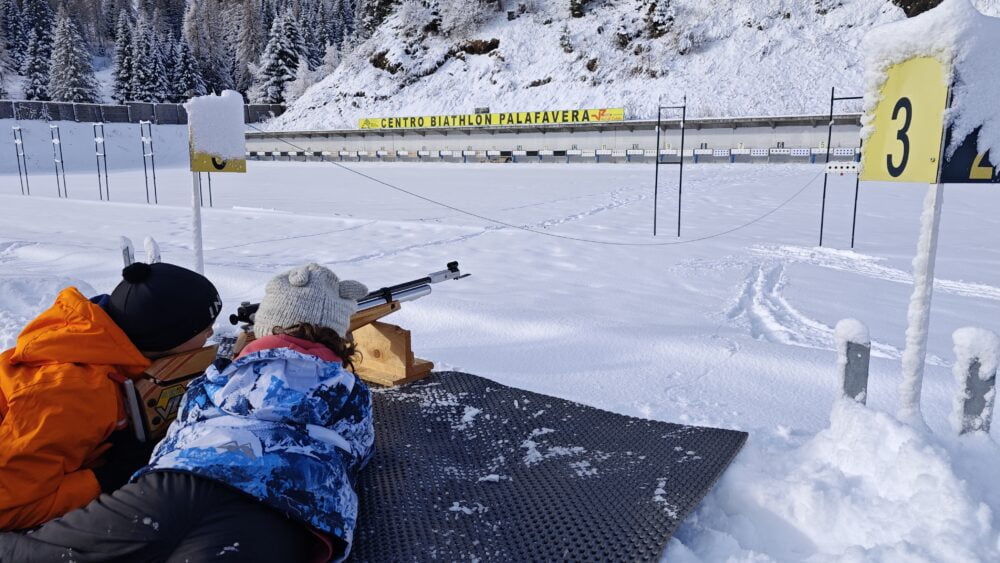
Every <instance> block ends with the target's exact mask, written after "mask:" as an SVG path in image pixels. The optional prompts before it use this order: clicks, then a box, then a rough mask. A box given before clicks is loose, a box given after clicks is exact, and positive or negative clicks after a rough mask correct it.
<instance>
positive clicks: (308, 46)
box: [300, 3, 326, 70]
mask: <svg viewBox="0 0 1000 563" xmlns="http://www.w3.org/2000/svg"><path fill="white" fill-rule="evenodd" d="M318 5H319V3H317V6H318ZM302 21H303V24H302V26H301V27H300V30H301V31H302V42H303V46H304V48H305V60H306V62H307V63H308V66H309V70H316V69H317V68H319V65H321V64H323V55H324V54H325V53H326V34H325V33H324V31H323V28H322V26H321V25H320V13H319V11H318V10H317V9H316V8H313V9H312V10H310V11H309V12H308V13H306V12H303V14H302Z"/></svg>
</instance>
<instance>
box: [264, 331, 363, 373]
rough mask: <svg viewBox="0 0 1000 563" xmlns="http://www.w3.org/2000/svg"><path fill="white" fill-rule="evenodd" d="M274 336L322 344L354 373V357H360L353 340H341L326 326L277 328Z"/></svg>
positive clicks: (335, 332)
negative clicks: (290, 337)
mask: <svg viewBox="0 0 1000 563" xmlns="http://www.w3.org/2000/svg"><path fill="white" fill-rule="evenodd" d="M273 332H274V334H286V335H288V336H292V337H295V338H301V339H303V340H308V341H310V342H315V343H317V344H322V345H323V346H326V347H327V348H329V349H330V351H331V352H333V353H334V354H336V355H337V357H338V358H340V361H341V362H343V364H344V367H345V368H347V369H349V370H351V371H354V357H355V356H358V355H360V353H359V352H358V351H357V347H356V346H355V344H354V341H353V340H347V339H345V338H341V336H340V335H339V334H337V331H335V330H333V329H332V328H330V327H326V326H317V325H314V324H310V323H299V324H296V325H292V326H286V327H280V326H276V327H274V330H273Z"/></svg>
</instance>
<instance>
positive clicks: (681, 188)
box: [677, 95, 688, 237]
mask: <svg viewBox="0 0 1000 563" xmlns="http://www.w3.org/2000/svg"><path fill="white" fill-rule="evenodd" d="M687 102H688V97H687V95H685V96H684V102H683V105H682V106H681V166H680V168H681V169H680V172H679V175H678V178H677V236H678V237H680V236H681V197H682V196H683V195H684V130H685V128H686V127H687Z"/></svg>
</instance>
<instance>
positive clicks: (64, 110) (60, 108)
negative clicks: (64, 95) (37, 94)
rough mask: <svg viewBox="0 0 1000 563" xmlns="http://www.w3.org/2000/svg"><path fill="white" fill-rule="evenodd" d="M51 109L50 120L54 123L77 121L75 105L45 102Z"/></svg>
mask: <svg viewBox="0 0 1000 563" xmlns="http://www.w3.org/2000/svg"><path fill="white" fill-rule="evenodd" d="M45 105H46V106H48V109H49V119H51V120H53V121H76V111H74V110H75V109H76V108H74V107H73V104H59V103H52V102H45Z"/></svg>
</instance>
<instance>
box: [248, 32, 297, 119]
mask: <svg viewBox="0 0 1000 563" xmlns="http://www.w3.org/2000/svg"><path fill="white" fill-rule="evenodd" d="M284 19H285V18H284V16H280V17H278V18H276V19H275V20H274V23H273V24H272V25H271V33H270V34H269V36H268V40H267V46H266V47H264V52H263V53H261V55H260V63H259V64H258V66H257V68H258V69H259V70H258V75H257V85H256V95H257V101H258V102H260V103H264V104H283V103H285V85H286V84H288V83H289V82H291V81H292V80H295V73H296V71H297V70H298V67H299V54H298V52H297V51H296V50H295V47H294V46H293V45H292V44H291V43H289V41H288V39H287V37H286V36H285V29H286V27H285V25H284V24H285V22H284Z"/></svg>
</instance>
